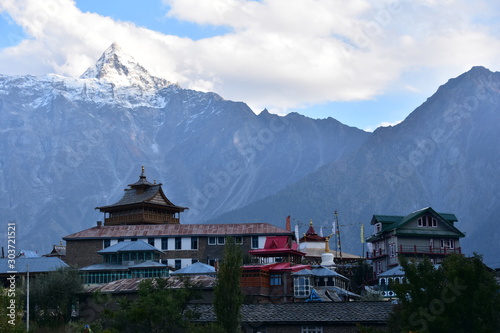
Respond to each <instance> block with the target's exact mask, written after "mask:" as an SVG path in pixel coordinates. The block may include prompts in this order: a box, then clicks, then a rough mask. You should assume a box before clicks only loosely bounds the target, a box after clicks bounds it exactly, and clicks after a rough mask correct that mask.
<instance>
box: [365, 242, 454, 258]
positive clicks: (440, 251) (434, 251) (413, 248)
mask: <svg viewBox="0 0 500 333" xmlns="http://www.w3.org/2000/svg"><path fill="white" fill-rule="evenodd" d="M398 254H416V255H417V254H419V255H422V254H427V255H448V254H462V249H461V248H460V247H457V248H453V249H450V248H446V247H445V248H441V247H432V246H417V245H399V247H398V249H397V251H395V253H394V254H393V255H391V253H389V251H387V250H386V249H378V250H373V251H371V252H366V258H370V259H373V258H378V257H383V256H387V255H390V256H391V257H395V256H397V255H398Z"/></svg>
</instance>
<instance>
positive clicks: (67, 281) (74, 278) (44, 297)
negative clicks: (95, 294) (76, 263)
mask: <svg viewBox="0 0 500 333" xmlns="http://www.w3.org/2000/svg"><path fill="white" fill-rule="evenodd" d="M82 288H83V287H82V284H81V282H80V276H79V275H78V270H76V269H74V268H60V269H58V270H57V271H54V272H49V273H47V274H45V275H39V276H37V277H36V278H33V279H32V280H31V283H30V316H31V318H30V319H31V320H32V321H34V322H35V323H36V325H37V326H38V327H52V328H54V327H59V326H61V325H63V324H65V323H67V322H69V320H70V319H71V310H72V307H73V306H74V305H76V304H77V301H78V294H79V293H80V292H81V291H82Z"/></svg>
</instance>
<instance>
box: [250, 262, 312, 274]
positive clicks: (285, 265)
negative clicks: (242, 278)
mask: <svg viewBox="0 0 500 333" xmlns="http://www.w3.org/2000/svg"><path fill="white" fill-rule="evenodd" d="M305 268H307V269H311V265H295V266H291V265H290V263H289V262H281V263H274V264H268V265H253V266H243V270H256V269H258V270H261V271H292V272H298V271H301V270H303V269H305Z"/></svg>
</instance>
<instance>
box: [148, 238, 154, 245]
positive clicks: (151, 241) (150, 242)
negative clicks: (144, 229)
mask: <svg viewBox="0 0 500 333" xmlns="http://www.w3.org/2000/svg"><path fill="white" fill-rule="evenodd" d="M148 244H149V245H151V246H155V239H154V238H148Z"/></svg>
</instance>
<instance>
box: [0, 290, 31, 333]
mask: <svg viewBox="0 0 500 333" xmlns="http://www.w3.org/2000/svg"><path fill="white" fill-rule="evenodd" d="M17 282H18V283H19V281H17ZM19 287H20V286H19ZM19 287H17V288H16V290H15V292H13V291H12V290H9V289H3V288H0V332H5V333H21V332H26V330H25V329H24V328H25V327H26V325H25V324H24V323H23V321H22V318H23V310H24V299H23V298H24V296H25V294H24V293H22V294H21V292H20V288H19Z"/></svg>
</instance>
